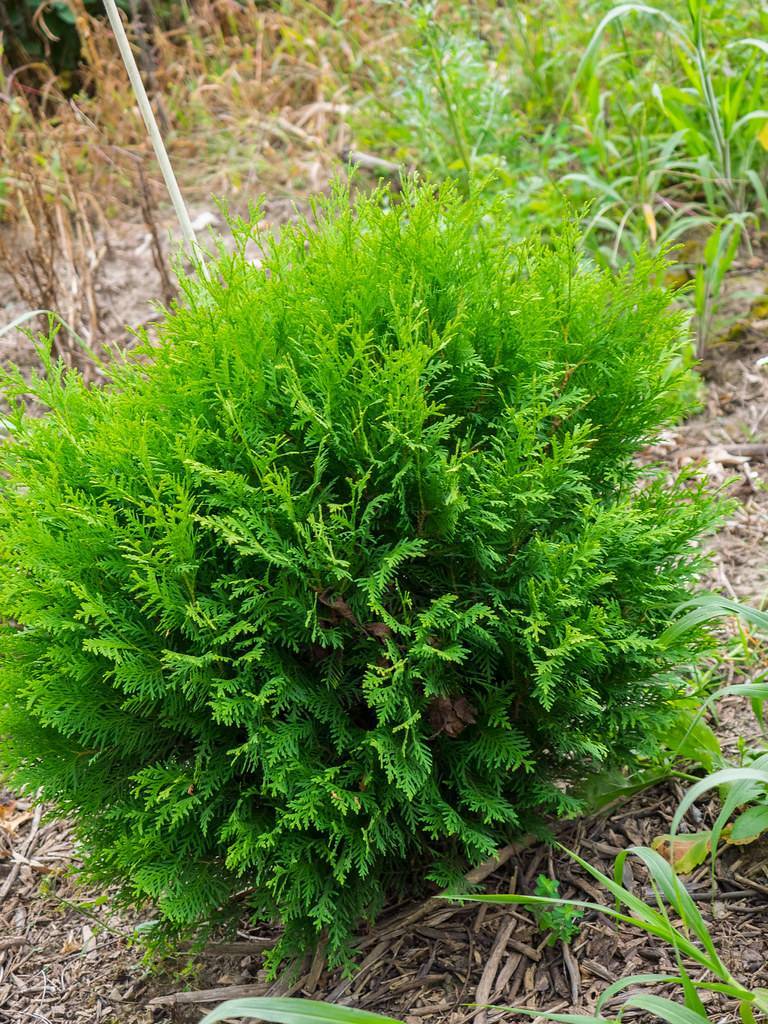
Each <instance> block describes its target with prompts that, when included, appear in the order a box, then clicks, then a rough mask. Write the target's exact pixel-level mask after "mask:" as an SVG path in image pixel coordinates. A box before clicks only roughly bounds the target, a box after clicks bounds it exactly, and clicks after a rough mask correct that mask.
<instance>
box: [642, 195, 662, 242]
mask: <svg viewBox="0 0 768 1024" xmlns="http://www.w3.org/2000/svg"><path fill="white" fill-rule="evenodd" d="M643 218H644V219H645V223H646V225H647V226H648V234H649V235H650V236H651V241H652V242H655V241H656V238H657V235H658V228H657V226H656V215H655V213H654V212H653V207H652V206H651V204H650V203H643Z"/></svg>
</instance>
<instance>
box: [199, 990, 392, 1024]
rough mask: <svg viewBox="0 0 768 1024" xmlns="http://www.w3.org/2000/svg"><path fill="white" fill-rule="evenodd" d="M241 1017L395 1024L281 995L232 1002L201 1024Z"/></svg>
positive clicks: (281, 1022)
mask: <svg viewBox="0 0 768 1024" xmlns="http://www.w3.org/2000/svg"><path fill="white" fill-rule="evenodd" d="M237 1017H240V1018H246V1019H250V1020H266V1021H270V1022H272V1024H393V1018H392V1017H383V1016H382V1015H381V1014H379V1013H369V1012H368V1011H367V1010H356V1009H354V1008H353V1007H351V1006H337V1005H335V1004H334V1003H321V1002H318V1001H317V1000H315V999H290V998H281V997H279V996H275V997H271V996H263V997H256V998H253V999H230V1000H229V1001H228V1002H226V1003H222V1004H221V1006H217V1007H216V1009H215V1010H211V1012H210V1013H208V1014H206V1015H205V1017H203V1019H202V1020H201V1021H200V1024H216V1022H217V1021H222V1020H231V1019H232V1018H237ZM395 1024H396V1022H395Z"/></svg>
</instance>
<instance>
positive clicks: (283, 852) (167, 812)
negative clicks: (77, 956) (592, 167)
mask: <svg viewBox="0 0 768 1024" xmlns="http://www.w3.org/2000/svg"><path fill="white" fill-rule="evenodd" d="M504 213H505V207H504V205H503V201H502V200H500V199H497V200H494V201H492V202H490V204H489V203H488V202H481V201H479V200H478V201H468V200H464V199H461V198H460V197H459V195H458V194H457V192H456V190H455V189H454V188H453V187H446V188H444V189H442V190H441V191H439V192H438V193H435V192H434V190H433V189H431V188H426V189H419V188H416V187H413V186H409V187H407V188H406V192H405V195H404V197H403V199H402V202H400V203H399V204H398V205H396V206H393V205H392V203H391V201H390V200H389V198H388V196H387V195H386V194H384V193H379V194H376V195H374V196H373V197H371V198H363V199H360V200H358V201H357V202H356V203H355V204H354V205H351V204H350V203H349V197H348V195H347V194H346V193H345V192H343V191H341V192H338V193H337V194H336V195H335V196H334V197H333V198H332V199H331V200H329V201H328V202H327V203H324V204H321V205H320V206H319V207H318V208H317V209H316V211H315V214H316V216H315V221H316V223H313V224H312V225H310V224H308V223H304V222H301V223H298V224H295V225H292V226H286V227H285V228H284V229H283V231H282V233H281V237H280V239H279V241H275V240H273V239H271V238H267V237H263V236H261V235H259V233H258V230H257V229H252V228H251V227H250V226H248V225H247V224H245V223H243V222H237V223H235V224H234V225H233V227H234V231H235V237H236V239H237V241H238V247H237V251H236V252H235V253H234V254H232V255H230V254H227V253H226V252H225V251H224V250H223V249H222V253H221V256H220V258H219V260H218V262H217V263H216V264H215V265H214V266H213V267H212V268H211V273H210V280H187V281H184V282H182V284H183V288H184V292H185V296H186V299H185V302H184V304H183V305H182V306H180V307H179V308H175V309H173V310H172V311H170V312H169V313H168V315H167V316H166V317H165V320H164V322H163V323H162V325H161V327H160V330H159V338H158V339H157V341H156V342H155V343H152V344H150V343H149V342H147V343H146V344H144V345H143V346H142V347H141V349H140V351H139V352H138V354H135V355H129V356H126V357H125V359H124V360H123V361H120V362H117V363H115V365H113V366H112V367H111V369H110V379H109V380H108V381H107V382H106V383H105V384H103V385H102V386H99V387H88V386H87V385H86V383H85V382H84V381H83V379H82V378H81V377H80V376H79V375H78V374H77V373H75V372H65V371H64V370H63V368H62V367H61V366H57V365H55V364H52V363H49V364H48V366H47V368H46V372H45V374H43V375H41V376H40V377H38V378H36V379H35V380H33V381H32V382H31V383H30V382H28V381H24V380H23V379H22V378H21V377H20V376H18V375H14V374H10V375H9V376H8V378H7V380H6V393H7V395H8V396H9V398H10V399H11V401H12V404H13V405H14V411H13V412H12V414H11V417H10V425H11V433H10V438H11V440H10V441H8V442H7V443H5V444H4V445H3V446H2V448H0V548H1V549H2V550H1V551H0V555H1V558H0V618H2V621H3V623H4V625H3V626H2V627H1V628H0V648H1V650H2V661H1V663H0V734H1V735H2V736H3V743H2V753H1V754H0V762H1V763H2V768H3V770H5V771H7V772H9V773H10V775H11V776H12V778H13V779H14V781H15V782H16V784H18V785H22V786H24V787H26V788H27V789H28V790H36V789H38V788H39V789H40V791H41V793H42V796H43V797H44V798H45V799H47V800H50V801H52V802H53V803H54V804H55V805H56V806H57V807H58V808H59V809H61V810H62V811H63V812H65V813H68V814H72V815H73V816H74V818H75V820H76V822H77V826H78V830H79V834H80V837H81V840H82V844H83V849H84V852H85V856H86V864H87V867H88V870H89V871H90V872H91V874H92V875H94V876H96V877H98V878H102V879H109V880H112V881H114V880H117V881H118V882H120V883H121V885H122V891H123V894H124V896H125V897H126V898H127V899H129V900H134V901H142V900H145V899H151V900H153V901H154V902H155V903H156V904H157V907H158V908H159V911H160V915H161V916H162V918H163V919H164V920H165V921H166V922H168V923H169V924H170V925H171V926H173V927H177V928H180V929H182V928H190V927H193V926H196V925H198V924H200V923H201V922H203V921H206V920H210V919H212V918H216V917H218V916H219V915H220V914H222V913H225V912H229V911H232V910H233V908H234V909H235V911H237V910H238V908H239V909H240V910H242V907H243V905H245V906H247V907H248V908H250V910H251V911H252V913H253V914H254V915H257V916H259V917H261V918H265V917H266V918H271V917H276V918H279V919H280V921H282V923H283V924H284V925H285V933H284V939H283V941H282V943H281V945H280V947H279V950H278V952H277V954H276V956H277V957H280V956H282V955H287V954H291V953H295V952H297V951H299V950H303V949H304V948H305V947H306V944H308V943H311V942H313V941H314V940H315V939H316V938H317V937H318V936H319V935H321V934H324V935H325V937H326V938H327V941H328V949H329V952H330V954H331V956H332V957H335V958H338V957H340V956H343V955H345V953H346V951H347V950H348V948H349V946H348V944H349V940H350V935H351V933H352V931H353V929H354V928H355V926H356V925H357V924H358V922H359V921H360V920H361V918H366V917H370V916H371V915H373V914H375V913H376V911H377V910H378V909H379V908H380V907H381V905H382V902H383V900H384V899H385V898H386V897H387V896H388V895H391V894H392V893H394V892H396V891H400V892H402V891H403V890H405V889H408V888H409V887H414V885H415V884H417V883H415V882H414V881H413V880H414V879H415V880H421V879H422V878H423V877H424V875H427V876H428V877H429V878H430V879H431V880H433V881H434V882H436V883H438V884H440V885H445V884H449V883H451V882H452V881H454V880H455V879H456V878H457V876H458V875H459V873H460V872H461V871H462V870H464V869H465V867H466V866H467V864H472V863H476V862H478V861H480V860H482V859H483V858H485V857H487V856H488V855H489V854H491V853H492V852H493V851H494V849H495V848H496V847H497V846H498V844H500V843H502V842H504V841H505V840H507V839H508V838H509V837H510V836H512V835H514V834H516V833H519V832H520V831H521V830H523V829H527V828H529V827H530V826H532V825H533V824H534V823H536V822H537V821H540V820H541V818H542V816H546V815H564V814H568V813H570V812H571V811H572V810H573V809H574V807H575V806H576V801H575V798H574V797H573V795H572V794H571V792H570V787H571V785H572V784H574V783H576V782H578V781H579V780H580V779H582V778H583V777H584V776H585V775H586V774H587V773H589V772H591V771H593V770H595V769H596V768H598V767H599V766H601V765H605V764H621V763H629V762H631V761H632V760H633V759H634V758H635V757H637V756H638V755H640V754H648V753H649V752H653V750H654V749H655V743H656V740H655V736H656V734H657V732H658V731H659V730H660V729H662V728H663V727H664V725H665V722H666V721H667V719H668V716H669V706H670V703H671V702H672V701H673V700H674V699H675V698H676V697H677V696H678V695H679V694H680V692H681V690H682V689H683V687H684V675H685V671H686V669H687V667H688V666H689V665H690V664H691V663H692V661H694V660H695V659H696V657H697V656H698V655H699V654H700V653H701V652H702V651H703V650H705V649H707V647H708V643H709V641H708V636H707V633H706V630H705V627H704V626H702V625H694V626H692V628H691V629H690V630H688V631H686V632H681V631H678V632H676V633H674V634H672V636H671V637H670V635H669V634H668V633H667V634H665V633H664V628H665V626H666V625H667V623H668V621H669V618H670V615H671V613H672V611H673V609H675V608H676V606H677V605H678V604H679V603H680V602H681V601H683V600H685V599H686V598H687V597H688V596H689V592H690V588H691V586H692V585H693V583H694V582H695V580H696V577H697V573H698V572H699V571H700V568H701V565H702V556H701V555H700V554H699V553H698V552H697V548H696V546H695V541H696V539H697V538H698V537H699V536H700V534H701V533H702V531H705V530H706V529H708V528H710V527H711V526H712V524H713V523H714V522H715V520H716V519H717V515H718V509H717V505H716V503H715V502H714V501H713V500H712V498H711V497H709V496H708V495H707V493H706V492H705V490H704V488H703V486H701V485H699V484H698V483H697V482H696V481H695V480H693V479H692V478H691V477H688V478H686V479H684V480H678V481H675V482H669V481H668V480H667V479H666V477H665V475H664V474H662V473H660V472H657V471H655V470H654V469H652V468H646V469H641V468H640V467H639V466H638V464H637V462H636V459H635V456H636V455H637V452H638V450H639V449H641V448H642V447H643V446H644V445H645V444H646V443H647V442H648V441H650V440H651V439H652V438H653V437H654V436H655V435H656V434H657V432H658V430H659V429H660V427H661V426H662V425H663V424H665V423H667V422H668V421H670V420H671V419H673V418H674V417H676V416H677V415H678V414H679V412H680V404H681V399H680V388H681V384H682V379H681V377H680V376H679V375H678V374H677V373H676V372H675V371H673V370H672V369H670V367H671V366H673V365H675V357H676V354H677V351H678V348H679V345H680V344H681V334H682V333H683V332H682V320H681V317H680V315H679V314H676V313H671V312H669V310H668V308H667V307H668V300H669V295H668V293H667V292H665V291H664V290H663V289H662V288H660V287H659V286H658V285H657V284H656V283H655V282H657V281H658V280H660V278H661V276H662V275H661V273H660V272H661V270H662V264H660V262H659V260H658V259H655V258H651V257H649V256H646V255H641V256H639V257H638V258H637V260H636V261H635V263H634V265H633V266H632V267H631V269H628V270H627V271H625V272H624V273H622V274H621V275H620V276H618V277H615V276H613V275H611V274H610V273H608V272H605V271H600V270H596V269H594V268H592V267H590V266H589V265H585V264H584V262H583V260H582V258H581V254H580V252H579V248H578V244H577V232H576V230H575V229H574V228H566V229H565V230H564V232H563V233H562V235H561V236H560V237H559V239H558V240H557V241H556V242H555V243H554V244H552V245H543V244H541V243H539V242H537V241H530V242H528V243H526V244H524V245H520V246H515V247H510V245H509V243H508V241H506V238H507V234H506V232H505V230H504V223H503V221H504ZM256 220H257V218H256V219H255V220H254V223H255V222H256ZM254 237H255V240H256V242H257V244H258V246H259V249H260V251H261V254H262V255H261V262H260V263H257V262H254V261H252V260H250V259H249V258H248V256H246V245H247V244H248V242H249V240H251V239H252V238H254ZM250 251H251V250H250V249H249V250H248V252H249V253H250ZM30 395H31V397H32V399H33V400H34V402H35V403H36V405H37V406H38V407H39V405H40V404H42V405H44V406H45V407H47V409H48V412H47V413H46V414H45V415H43V416H42V417H38V418H36V417H33V416H32V415H29V414H28V412H26V411H25V402H27V401H28V399H29V396H30ZM678 666H685V668H684V669H682V670H679V669H678ZM236 894H237V896H238V899H237V900H234V897H235V895H236Z"/></svg>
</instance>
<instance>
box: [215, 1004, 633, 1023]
mask: <svg viewBox="0 0 768 1024" xmlns="http://www.w3.org/2000/svg"><path fill="white" fill-rule="evenodd" d="M494 1010H506V1012H507V1013H522V1014H524V1015H525V1016H526V1017H538V1018H542V1019H543V1020H551V1021H554V1022H555V1024H609V1022H613V1021H615V1019H616V1018H614V1017H598V1016H595V1017H589V1016H588V1015H586V1014H581V1013H549V1012H548V1011H547V1010H529V1009H528V1008H527V1007H525V1006H494ZM200 1024H205V1021H201V1022H200Z"/></svg>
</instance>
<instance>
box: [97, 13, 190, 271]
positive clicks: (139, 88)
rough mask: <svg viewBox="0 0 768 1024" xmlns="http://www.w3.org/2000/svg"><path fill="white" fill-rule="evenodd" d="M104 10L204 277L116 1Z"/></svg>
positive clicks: (166, 183) (153, 146)
mask: <svg viewBox="0 0 768 1024" xmlns="http://www.w3.org/2000/svg"><path fill="white" fill-rule="evenodd" d="M104 8H105V10H106V12H107V17H108V18H109V23H110V25H111V26H112V31H113V32H114V34H115V39H116V41H117V47H118V49H119V51H120V56H121V57H122V58H123V63H124V64H125V69H126V71H127V72H128V78H129V79H130V82H131V86H132V88H133V91H134V94H135V96H136V102H137V103H138V106H139V111H140V112H141V116H142V118H143V119H144V124H145V125H146V128H147V133H148V135H149V138H150V141H151V143H152V148H153V149H154V151H155V156H156V157H157V162H158V164H159V165H160V171H161V172H162V175H163V181H164V182H165V187H166V188H167V189H168V194H169V195H170V197H171V202H172V203H173V208H174V210H175V212H176V216H177V218H178V221H179V226H180V227H181V233H182V236H183V238H184V242H185V243H186V246H187V249H188V250H189V253H190V255H192V256H193V257H195V258H196V259H197V261H198V262H199V266H200V268H201V271H202V273H203V274H205V273H206V268H205V261H204V259H203V252H202V250H201V248H200V246H199V244H198V241H197V238H196V236H195V229H194V228H193V227H192V221H191V220H190V216H189V211H188V210H187V206H186V203H185V202H184V197H183V196H182V194H181V189H180V188H179V183H178V181H177V180H176V175H175V174H174V171H173V167H172V166H171V161H170V159H169V157H168V151H167V150H166V148H165V143H164V142H163V137H162V135H161V133H160V129H159V127H158V124H157V120H156V118H155V113H154V111H153V110H152V105H151V104H150V102H149V97H148V96H147V90H146V89H145V88H144V83H143V81H142V80H141V75H140V74H139V68H138V66H137V64H136V58H135V57H134V55H133V50H132V49H131V44H130V43H129V41H128V35H127V33H126V31H125V26H124V25H123V22H122V18H121V17H120V12H119V11H118V9H117V4H116V3H115V0H104Z"/></svg>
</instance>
